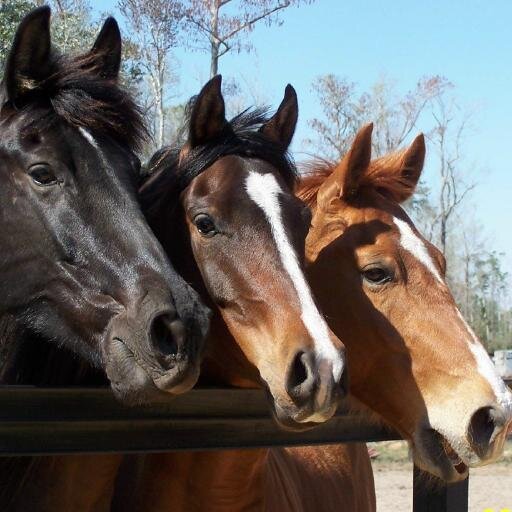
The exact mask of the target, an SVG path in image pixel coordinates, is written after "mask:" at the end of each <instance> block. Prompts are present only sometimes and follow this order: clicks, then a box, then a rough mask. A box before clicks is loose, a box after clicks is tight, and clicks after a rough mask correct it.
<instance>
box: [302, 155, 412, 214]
mask: <svg viewBox="0 0 512 512" xmlns="http://www.w3.org/2000/svg"><path fill="white" fill-rule="evenodd" d="M406 152H407V150H406V149H405V150H400V151H395V152H393V153H389V154H387V155H384V156H381V157H379V158H376V159H374V160H372V161H371V162H370V165H369V166H368V167H367V168H366V169H365V170H364V171H363V172H362V173H361V175H360V178H359V182H358V188H360V189H363V188H366V189H372V190H375V191H376V192H378V193H379V194H381V195H382V196H384V197H386V198H387V199H390V200H391V201H394V202H396V203H401V202H402V198H403V197H404V195H405V196H407V197H408V196H410V195H412V193H413V192H414V188H415V183H413V182H412V181H411V180H409V179H407V176H408V173H407V168H404V167H403V162H404V155H405V153H406ZM337 165H338V164H335V163H332V162H329V161H327V160H315V161H313V162H310V163H307V164H305V165H304V166H303V168H302V171H303V174H302V177H301V179H300V181H299V183H298V184H297V186H296V194H297V196H298V197H299V198H300V199H302V201H304V202H305V203H306V204H307V205H308V206H309V207H310V208H314V207H315V206H316V205H317V194H318V190H319V189H320V187H321V186H322V184H323V183H324V181H325V180H326V179H327V177H328V176H330V175H331V174H332V172H333V171H334V169H335V168H336V166H337ZM398 170H401V171H402V172H398Z"/></svg>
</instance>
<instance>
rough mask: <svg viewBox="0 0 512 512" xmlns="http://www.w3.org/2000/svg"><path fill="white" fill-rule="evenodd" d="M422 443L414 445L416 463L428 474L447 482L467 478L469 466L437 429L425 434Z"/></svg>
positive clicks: (429, 430)
mask: <svg viewBox="0 0 512 512" xmlns="http://www.w3.org/2000/svg"><path fill="white" fill-rule="evenodd" d="M420 439H421V440H420V443H419V444H418V443H413V446H414V452H415V457H414V459H415V462H416V463H417V465H418V466H419V467H420V468H422V469H423V470H424V471H427V472H428V473H432V474H433V475H435V476H437V477H439V478H441V479H443V480H445V481H447V482H456V481H459V480H463V479H464V478H466V476H467V474H468V471H469V466H468V465H467V464H466V462H465V461H464V460H463V458H462V457H461V455H460V454H459V453H458V452H457V451H456V450H455V448H453V446H452V444H451V443H450V441H448V439H447V438H446V437H445V436H444V435H443V434H441V433H440V432H438V431H437V430H435V429H428V430H426V431H424V432H423V434H422V435H421V438H420Z"/></svg>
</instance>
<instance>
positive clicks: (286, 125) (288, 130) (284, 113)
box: [260, 84, 299, 149]
mask: <svg viewBox="0 0 512 512" xmlns="http://www.w3.org/2000/svg"><path fill="white" fill-rule="evenodd" d="M298 117H299V105H298V102H297V93H296V92H295V89H294V88H293V87H292V86H291V85H290V84H288V85H287V86H286V89H285V91H284V98H283V101H282V102H281V105H279V108H278V109H277V111H276V113H275V114H274V115H273V116H272V117H271V118H270V119H269V120H268V121H267V122H266V123H265V124H264V125H263V126H262V127H261V128H260V132H261V133H263V134H264V135H265V136H266V137H267V138H268V139H270V140H271V141H272V142H275V143H276V144H279V146H281V147H282V148H283V149H288V146H289V145H290V143H291V141H292V138H293V134H294V133H295V127H296V126H297V119H298Z"/></svg>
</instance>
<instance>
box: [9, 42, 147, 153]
mask: <svg viewBox="0 0 512 512" xmlns="http://www.w3.org/2000/svg"><path fill="white" fill-rule="evenodd" d="M99 60H100V59H98V53H97V52H96V53H92V52H90V53H86V54H83V55H78V56H76V57H71V58H70V57H66V56H63V55H60V54H58V53H57V52H55V51H54V52H53V54H52V57H51V63H50V69H52V73H51V74H50V76H49V77H48V78H46V79H44V80H42V81H40V82H38V83H34V84H33V86H32V90H31V91H30V93H28V94H27V95H26V96H25V97H24V98H23V100H22V104H21V105H18V104H12V103H10V102H8V103H7V104H6V105H4V107H3V108H2V111H3V112H2V117H3V116H4V115H5V113H6V112H9V113H10V114H14V113H15V112H16V111H19V110H24V109H28V108H34V107H35V106H45V107H49V108H50V113H49V114H48V115H47V116H44V118H43V119H35V120H34V123H36V124H39V123H49V124H51V122H53V121H54V120H55V115H57V116H58V118H60V119H62V120H64V121H66V122H67V123H69V124H71V125H72V126H75V127H81V128H84V129H86V130H88V131H90V132H91V134H92V135H93V136H95V137H99V138H102V137H107V138H110V139H112V140H114V141H116V142H117V143H118V144H120V145H121V146H124V147H128V148H130V149H132V150H137V149H139V148H140V147H141V145H142V143H143V141H144V140H146V139H147V136H148V131H147V128H146V126H145V123H144V120H143V116H142V112H141V110H140V109H139V107H138V106H137V105H136V104H135V102H134V101H133V100H132V98H131V96H130V94H129V93H128V92H127V91H126V90H124V89H123V87H121V86H120V85H119V84H118V82H117V81H116V80H113V79H109V78H106V77H104V76H102V75H101V73H100V70H99V68H98V64H97V63H98V61H99ZM9 107H10V108H9ZM32 126H33V125H32Z"/></svg>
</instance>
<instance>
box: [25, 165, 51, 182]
mask: <svg viewBox="0 0 512 512" xmlns="http://www.w3.org/2000/svg"><path fill="white" fill-rule="evenodd" d="M28 175H29V176H30V177H31V178H32V181H33V182H34V183H35V184H36V185H39V186H40V187H50V186H52V185H56V184H57V183H58V180H57V177H56V176H55V174H53V171H52V170H51V168H50V166H49V165H46V164H36V165H33V166H32V167H30V169H29V170H28Z"/></svg>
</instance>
